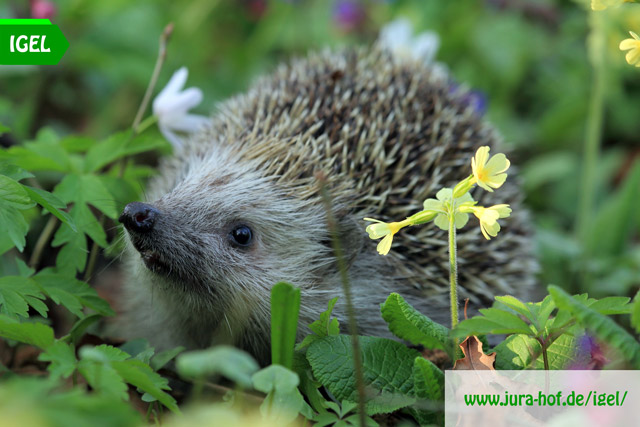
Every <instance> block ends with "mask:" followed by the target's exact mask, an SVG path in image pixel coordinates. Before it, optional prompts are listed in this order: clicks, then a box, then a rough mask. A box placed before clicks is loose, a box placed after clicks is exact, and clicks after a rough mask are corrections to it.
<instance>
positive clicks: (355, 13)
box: [333, 0, 365, 31]
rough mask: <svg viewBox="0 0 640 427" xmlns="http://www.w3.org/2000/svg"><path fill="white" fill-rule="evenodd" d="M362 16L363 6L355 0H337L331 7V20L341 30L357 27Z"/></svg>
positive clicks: (350, 29) (362, 18) (363, 13)
mask: <svg viewBox="0 0 640 427" xmlns="http://www.w3.org/2000/svg"><path fill="white" fill-rule="evenodd" d="M364 18H365V12H364V8H363V7H362V5H361V4H360V2H358V1H356V0H339V1H337V2H336V4H335V5H334V7H333V20H334V21H335V22H336V24H337V25H338V27H340V29H341V30H343V31H353V30H355V29H357V28H358V27H359V26H360V25H361V24H362V22H363V21H364Z"/></svg>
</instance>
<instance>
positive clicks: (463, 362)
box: [453, 335, 496, 371]
mask: <svg viewBox="0 0 640 427" xmlns="http://www.w3.org/2000/svg"><path fill="white" fill-rule="evenodd" d="M460 348H461V349H462V353H464V358H463V359H458V360H456V363H455V364H454V365H453V369H454V370H469V371H472V370H491V371H495V368H494V367H493V365H494V364H495V363H496V353H495V352H494V353H491V354H484V353H483V352H482V342H481V341H480V340H479V339H478V338H477V337H476V336H474V335H472V336H470V337H467V338H466V339H465V340H464V341H462V343H461V344H460Z"/></svg>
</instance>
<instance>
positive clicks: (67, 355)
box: [38, 341, 78, 378]
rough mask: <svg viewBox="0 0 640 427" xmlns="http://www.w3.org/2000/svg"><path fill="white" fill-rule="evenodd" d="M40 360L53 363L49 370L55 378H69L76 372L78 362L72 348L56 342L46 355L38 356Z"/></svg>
mask: <svg viewBox="0 0 640 427" xmlns="http://www.w3.org/2000/svg"><path fill="white" fill-rule="evenodd" d="M38 360H42V361H44V362H51V364H50V365H49V366H48V367H47V370H49V372H51V376H52V377H53V378H58V377H62V378H68V377H69V376H70V375H71V374H72V373H73V372H74V371H75V370H76V365H77V364H78V360H77V359H76V354H75V351H74V349H73V347H72V346H70V345H69V344H67V343H65V342H63V341H56V342H55V343H54V344H53V345H50V346H49V348H47V350H46V351H45V352H44V353H41V354H40V355H39V356H38Z"/></svg>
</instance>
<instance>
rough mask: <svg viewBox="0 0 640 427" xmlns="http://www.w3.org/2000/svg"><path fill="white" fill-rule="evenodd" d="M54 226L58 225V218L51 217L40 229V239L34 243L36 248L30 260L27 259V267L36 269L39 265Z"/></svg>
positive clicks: (54, 228)
mask: <svg viewBox="0 0 640 427" xmlns="http://www.w3.org/2000/svg"><path fill="white" fill-rule="evenodd" d="M56 225H58V218H56V217H55V216H53V215H51V217H50V218H49V221H47V224H46V225H45V226H44V228H43V229H42V232H41V233H40V237H38V241H37V242H36V246H35V248H34V249H33V253H32V254H31V258H30V259H29V267H31V268H38V264H40V258H41V257H42V252H43V251H44V247H45V246H46V244H47V242H48V241H49V238H51V235H52V234H53V232H54V231H55V230H56Z"/></svg>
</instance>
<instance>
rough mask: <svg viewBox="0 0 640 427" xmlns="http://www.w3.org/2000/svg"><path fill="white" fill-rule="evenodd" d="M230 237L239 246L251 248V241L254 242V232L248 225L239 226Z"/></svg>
mask: <svg viewBox="0 0 640 427" xmlns="http://www.w3.org/2000/svg"><path fill="white" fill-rule="evenodd" d="M229 237H231V240H233V242H234V243H236V244H237V245H240V246H249V244H250V243H251V240H253V232H252V231H251V229H250V228H249V227H247V226H246V225H239V226H237V227H236V228H234V229H233V230H232V231H231V233H230V234H229Z"/></svg>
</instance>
